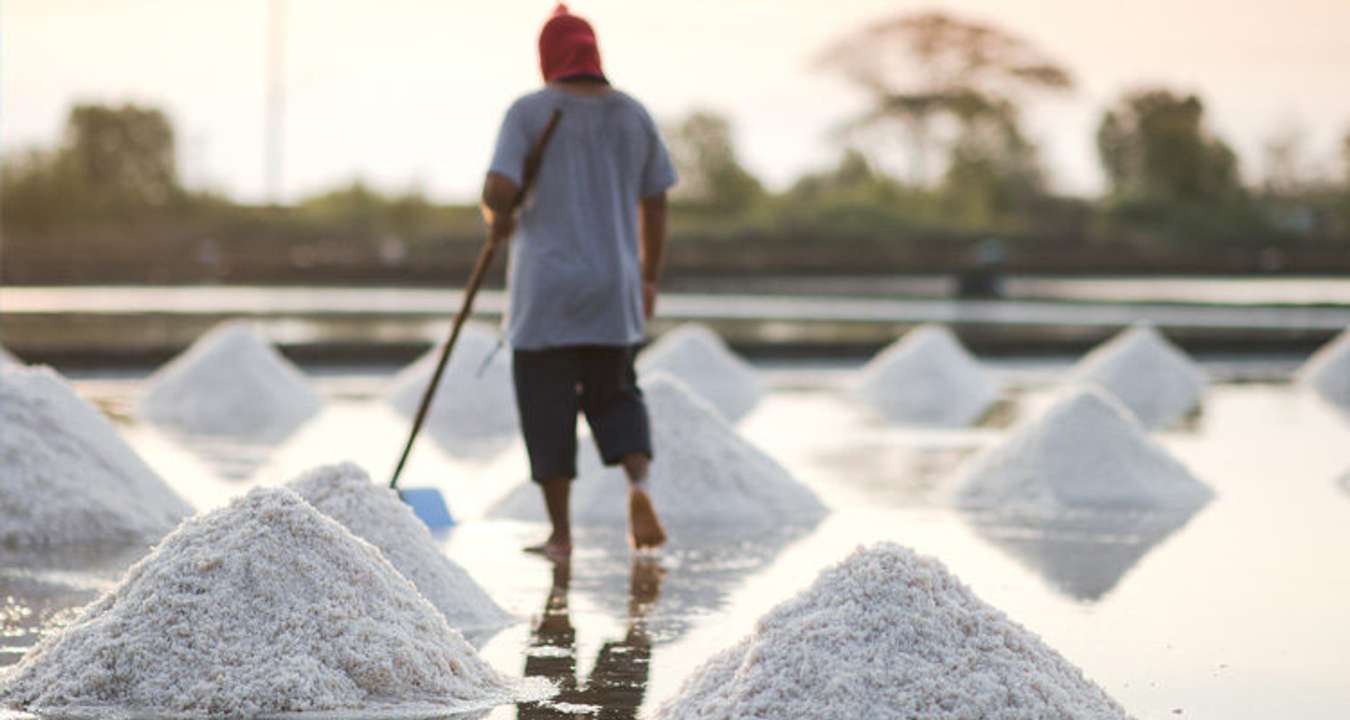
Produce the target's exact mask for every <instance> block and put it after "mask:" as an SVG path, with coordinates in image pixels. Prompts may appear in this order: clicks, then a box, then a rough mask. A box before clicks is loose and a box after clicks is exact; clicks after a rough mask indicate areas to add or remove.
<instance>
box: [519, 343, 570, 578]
mask: <svg viewBox="0 0 1350 720" xmlns="http://www.w3.org/2000/svg"><path fill="white" fill-rule="evenodd" d="M578 373H579V366H578V362H577V354H576V352H575V351H574V350H572V349H570V348H558V349H551V350H539V351H525V350H517V351H516V352H515V353H514V355H513V357H512V376H513V378H514V380H515V387H516V406H517V409H518V410H519V412H520V427H521V432H522V434H523V435H524V436H525V449H526V451H527V452H528V453H529V456H530V474H531V476H532V477H533V479H534V481H535V482H536V483H538V484H539V490H540V492H541V493H542V494H543V496H544V505H545V507H546V508H547V509H548V516H549V521H550V523H552V526H553V530H552V532H551V533H550V534H549V537H548V539H547V540H545V541H544V542H542V543H540V544H538V545H531V546H529V547H527V548H525V549H526V550H527V551H530V552H538V553H542V554H544V555H547V556H548V557H550V558H552V559H554V560H564V559H566V558H567V557H569V555H570V554H571V552H572V523H571V516H570V510H569V499H570V497H571V490H572V487H571V483H572V478H574V477H576V474H577V469H576V458H577V428H576V423H577V408H578V406H579V403H580V400H579V398H578V397H577V382H578V381H579V380H580V378H579V375H578Z"/></svg>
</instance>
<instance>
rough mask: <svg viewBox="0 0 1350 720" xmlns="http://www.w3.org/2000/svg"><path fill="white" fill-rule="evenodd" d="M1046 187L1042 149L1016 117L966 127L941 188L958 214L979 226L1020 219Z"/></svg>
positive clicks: (990, 119)
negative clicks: (1037, 148)
mask: <svg viewBox="0 0 1350 720" xmlns="http://www.w3.org/2000/svg"><path fill="white" fill-rule="evenodd" d="M1044 186H1045V181H1044V175H1043V173H1042V172H1041V167H1040V162H1039V159H1038V157H1037V152H1036V146H1035V145H1033V144H1032V143H1031V142H1030V141H1028V140H1027V139H1026V138H1025V137H1024V136H1023V135H1022V132H1021V128H1019V127H1018V124H1017V122H1016V121H1015V120H1014V119H1013V118H1012V117H1010V116H1007V115H1003V114H991V115H989V116H986V117H981V118H975V119H972V120H971V121H970V122H967V123H966V124H965V125H964V126H963V127H962V130H961V134H960V135H959V136H958V137H957V139H956V141H955V143H954V144H953V146H952V149H951V157H950V158H949V160H948V164H947V172H946V173H945V174H944V175H943V179H942V188H941V189H942V196H943V199H944V200H945V202H946V204H947V205H948V206H949V208H950V210H951V212H952V214H953V215H954V216H956V217H959V218H961V219H963V220H964V221H965V224H967V225H970V226H976V227H979V226H988V225H991V224H994V223H997V222H998V221H999V220H1001V219H1004V218H1009V217H1013V216H1016V215H1017V214H1018V213H1019V211H1020V210H1023V209H1025V208H1027V207H1029V206H1030V205H1031V203H1033V202H1034V201H1035V200H1036V199H1037V198H1039V197H1041V196H1042V195H1043V194H1044Z"/></svg>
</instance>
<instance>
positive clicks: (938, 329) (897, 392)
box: [858, 325, 999, 427]
mask: <svg viewBox="0 0 1350 720" xmlns="http://www.w3.org/2000/svg"><path fill="white" fill-rule="evenodd" d="M858 390H859V393H860V395H861V396H862V397H863V399H864V400H865V401H866V402H868V403H870V404H872V405H873V406H874V407H876V408H877V409H878V410H880V411H881V413H882V414H883V415H884V416H885V417H886V418H887V419H888V420H890V421H891V422H895V423H903V424H913V425H936V426H939V427H964V426H967V425H970V424H971V423H973V422H975V421H976V420H978V419H979V418H980V417H981V416H982V415H984V413H985V412H986V411H987V410H988V409H989V407H990V406H991V405H993V404H994V402H995V401H996V400H998V396H999V387H998V384H997V383H996V382H994V380H993V378H991V377H990V376H989V373H988V372H987V371H986V370H985V369H984V368H982V367H981V366H980V363H979V361H978V360H976V359H975V357H974V356H972V355H971V354H970V352H969V351H967V350H966V348H965V347H964V346H963V345H962V344H961V341H960V340H959V339H957V337H956V335H955V334H953V333H952V331H951V330H949V329H947V328H946V327H944V326H942V325H921V326H919V327H917V328H915V329H913V330H911V331H909V332H908V333H906V334H905V336H904V337H902V338H900V339H899V340H897V341H896V342H894V343H892V344H891V345H890V346H889V347H887V348H886V349H884V350H882V351H881V352H880V353H878V354H877V356H876V357H874V358H873V359H872V360H871V361H870V362H869V363H867V365H866V366H865V367H864V368H863V369H862V372H861V375H860V381H859V387H858Z"/></svg>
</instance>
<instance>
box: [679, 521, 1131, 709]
mask: <svg viewBox="0 0 1350 720" xmlns="http://www.w3.org/2000/svg"><path fill="white" fill-rule="evenodd" d="M655 717H656V718H657V719H658V720H693V719H694V718H699V719H701V720H712V719H721V718H726V719H727V720H730V719H732V718H751V717H756V718H873V719H875V720H889V719H892V718H894V719H895V720H909V719H911V718H945V719H950V720H956V719H957V718H980V719H981V720H1032V719H1034V718H1078V719H1081V720H1107V719H1112V720H1114V719H1118V718H1126V717H1128V716H1127V715H1126V713H1125V711H1124V709H1122V708H1121V707H1120V705H1118V704H1117V703H1116V702H1115V701H1114V700H1112V699H1111V698H1110V697H1109V696H1108V695H1107V694H1106V693H1105V692H1104V691H1103V690H1102V689H1101V688H1100V687H1098V686H1097V685H1096V684H1094V683H1093V682H1092V681H1090V680H1088V679H1087V678H1085V677H1084V676H1083V673H1082V671H1081V670H1079V669H1078V668H1076V667H1074V666H1073V665H1072V664H1071V663H1069V661H1067V660H1066V659H1064V657H1062V656H1061V655H1059V654H1058V653H1057V652H1055V651H1054V650H1053V649H1051V648H1050V647H1048V646H1047V645H1046V644H1045V643H1044V642H1043V641H1042V640H1041V639H1040V638H1039V637H1037V636H1036V635H1035V634H1033V633H1032V632H1030V631H1028V630H1026V629H1025V628H1023V627H1022V626H1020V625H1018V624H1017V623H1015V622H1013V621H1012V620H1010V619H1008V617H1007V616H1006V615H1004V614H1003V613H1002V612H1000V611H999V610H997V609H995V608H993V607H991V606H990V605H988V604H986V603H985V602H984V601H982V600H980V599H979V598H978V597H976V596H975V594H974V593H972V592H971V591H970V590H969V589H968V588H966V586H965V585H963V584H962V583H961V582H960V581H959V580H957V579H956V578H955V577H953V576H952V575H951V573H949V572H948V571H947V569H946V568H945V567H943V565H942V564H941V563H940V562H938V561H937V560H933V559H929V558H924V557H920V556H918V555H916V554H915V553H913V552H912V551H910V550H908V549H905V548H902V547H900V546H898V545H894V544H890V543H883V544H880V545H877V546H874V547H872V548H869V549H859V550H858V551H856V552H854V553H853V554H852V555H851V556H850V557H848V558H847V559H846V560H844V561H843V562H842V563H840V564H838V565H836V566H834V567H832V568H829V569H827V570H825V571H824V572H822V573H821V574H820V576H819V577H818V578H817V579H816V581H815V583H814V584H812V585H811V587H809V588H808V589H806V590H805V591H803V592H802V593H800V594H799V595H797V596H796V597H794V598H792V599H790V600H788V601H787V602H784V603H782V604H781V605H779V606H778V607H776V608H774V609H773V610H771V611H769V613H768V614H766V615H765V616H764V617H762V618H760V620H759V622H757V623H756V625H755V629H754V631H753V632H752V633H751V635H750V636H749V637H747V638H745V639H744V640H742V641H741V642H740V643H739V644H737V645H735V646H734V647H731V648H729V649H727V650H724V651H723V652H721V653H719V654H717V655H715V656H714V657H713V658H712V659H710V660H708V661H707V662H706V663H704V664H703V665H702V666H701V667H699V668H698V669H697V670H695V671H694V673H693V675H691V676H690V677H689V678H688V679H687V680H686V681H685V683H684V685H683V687H682V688H681V689H680V691H679V692H678V693H677V695H676V696H675V697H674V698H672V699H670V700H668V701H667V702H666V703H664V704H663V705H662V706H661V707H660V709H659V710H658V711H657V712H656V715H655Z"/></svg>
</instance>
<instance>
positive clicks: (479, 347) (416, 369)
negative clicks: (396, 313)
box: [386, 323, 520, 455]
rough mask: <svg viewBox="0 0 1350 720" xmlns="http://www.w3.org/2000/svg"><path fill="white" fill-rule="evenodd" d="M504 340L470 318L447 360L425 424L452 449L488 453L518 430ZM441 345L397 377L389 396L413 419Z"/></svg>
mask: <svg viewBox="0 0 1350 720" xmlns="http://www.w3.org/2000/svg"><path fill="white" fill-rule="evenodd" d="M498 345H499V343H498V341H497V336H496V335H495V334H494V333H493V332H492V331H491V330H489V329H487V328H485V327H483V326H482V325H479V324H477V323H467V324H465V326H464V327H463V329H461V330H460V335H459V339H458V340H457V341H456V343H455V347H454V348H453V350H452V351H451V353H450V359H449V360H448V361H447V362H446V366H445V371H444V374H442V376H441V382H440V385H438V386H437V388H436V395H435V397H433V398H432V403H431V409H430V410H429V411H428V414H427V418H426V421H425V422H426V424H425V425H424V426H423V428H424V429H425V430H426V432H427V433H428V435H430V436H431V437H432V438H433V439H435V440H436V442H437V444H439V445H440V446H441V447H442V448H444V449H445V450H446V451H448V452H450V453H452V454H458V455H481V454H486V453H488V452H490V451H492V450H495V449H500V448H501V447H502V446H503V445H504V444H506V443H507V441H509V440H510V439H511V438H513V437H515V436H516V434H517V432H518V428H519V427H520V421H519V419H518V416H517V414H516V395H515V386H514V384H513V383H512V380H511V352H510V350H509V349H504V348H499V347H498ZM441 350H442V347H441V346H437V347H435V348H432V349H431V350H430V351H428V352H427V353H426V354H424V355H423V356H422V357H421V358H419V359H418V360H417V361H416V362H414V363H413V364H412V365H409V366H408V367H407V368H404V369H403V371H401V372H400V373H399V374H398V375H397V376H396V377H395V378H394V381H393V385H392V387H391V388H390V390H389V393H388V395H386V399H387V400H388V402H389V403H390V404H391V405H393V406H394V407H395V408H396V409H398V411H399V412H401V413H403V415H405V416H407V417H408V418H413V417H414V416H416V415H417V407H418V405H419V404H420V403H421V402H422V396H423V395H424V394H425V393H426V390H427V385H428V383H430V382H431V375H432V373H434V372H435V370H436V363H437V361H438V360H439V359H440V354H441Z"/></svg>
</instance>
